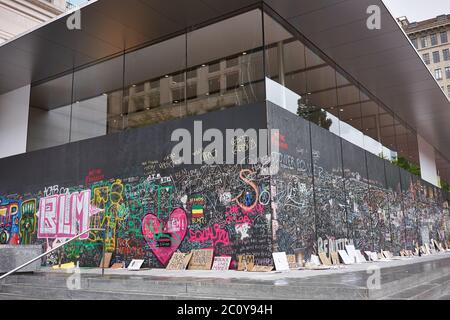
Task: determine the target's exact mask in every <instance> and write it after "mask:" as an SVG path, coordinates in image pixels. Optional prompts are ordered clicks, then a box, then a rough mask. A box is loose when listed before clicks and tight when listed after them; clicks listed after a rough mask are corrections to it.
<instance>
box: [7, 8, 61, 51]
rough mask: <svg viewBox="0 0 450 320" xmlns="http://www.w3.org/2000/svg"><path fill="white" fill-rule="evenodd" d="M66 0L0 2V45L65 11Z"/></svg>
mask: <svg viewBox="0 0 450 320" xmlns="http://www.w3.org/2000/svg"><path fill="white" fill-rule="evenodd" d="M66 5H67V2H66V0H2V1H0V44H1V43H2V42H5V41H8V40H9V39H11V38H13V37H15V36H17V35H18V34H21V33H24V32H26V31H28V30H31V29H33V28H35V27H36V26H38V25H39V24H41V23H44V22H47V21H49V20H51V19H53V18H55V17H57V16H58V15H60V14H62V13H63V12H65V11H66Z"/></svg>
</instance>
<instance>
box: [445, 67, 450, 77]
mask: <svg viewBox="0 0 450 320" xmlns="http://www.w3.org/2000/svg"><path fill="white" fill-rule="evenodd" d="M445 77H446V78H447V79H450V67H445Z"/></svg>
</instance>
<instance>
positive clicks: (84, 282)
mask: <svg viewBox="0 0 450 320" xmlns="http://www.w3.org/2000/svg"><path fill="white" fill-rule="evenodd" d="M449 262H450V258H448V257H447V258H443V259H441V258H439V257H438V258H436V260H433V261H423V262H417V263H412V264H408V265H396V266H395V265H394V266H392V267H390V266H387V267H384V266H382V267H381V269H380V275H381V289H379V290H369V289H367V288H366V284H367V278H368V277H369V274H367V272H366V271H362V270H361V269H359V270H354V271H347V272H330V273H329V274H325V273H321V274H320V275H315V276H310V275H309V274H308V275H307V276H301V274H300V273H299V274H298V275H299V276H298V277H293V274H290V276H286V277H283V278H279V277H280V276H279V275H273V276H272V275H270V276H269V277H267V275H265V276H261V277H259V276H258V275H254V274H252V275H250V274H249V276H251V277H252V278H251V279H250V278H240V279H238V278H235V277H232V278H223V277H222V278H221V277H220V275H218V277H217V278H212V277H206V276H204V277H203V276H201V275H198V274H196V273H189V272H186V273H185V275H183V276H172V277H170V276H164V273H161V272H157V273H153V274H152V273H143V274H139V273H137V274H129V273H128V272H124V273H123V274H121V273H119V274H114V275H112V274H109V275H105V276H104V277H101V275H99V274H98V272H95V270H94V271H93V270H82V273H81V274H80V281H81V282H80V283H81V287H80V289H81V290H75V291H71V290H69V289H68V286H67V280H68V278H69V277H73V275H74V274H73V273H72V274H71V273H54V272H39V273H35V274H18V275H13V276H11V277H9V278H7V279H5V280H3V281H1V282H0V294H3V293H6V294H12V295H19V296H20V295H22V296H24V297H35V298H39V299H100V300H101V299H109V300H111V299H113V300H114V299H139V300H141V299H157V300H160V299H249V300H254V299H291V300H303V299H305V300H308V299H325V300H333V299H344V300H355V299H359V300H361V299H405V300H406V299H440V298H441V297H444V296H448V295H450V287H449V286H450V263H449ZM97 271H98V270H97ZM299 272H300V271H299Z"/></svg>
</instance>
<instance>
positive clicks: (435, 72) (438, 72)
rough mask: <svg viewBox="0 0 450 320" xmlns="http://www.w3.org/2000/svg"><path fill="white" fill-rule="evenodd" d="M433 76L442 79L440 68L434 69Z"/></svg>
mask: <svg viewBox="0 0 450 320" xmlns="http://www.w3.org/2000/svg"><path fill="white" fill-rule="evenodd" d="M434 77H435V79H436V80H442V69H440V68H439V69H436V70H434Z"/></svg>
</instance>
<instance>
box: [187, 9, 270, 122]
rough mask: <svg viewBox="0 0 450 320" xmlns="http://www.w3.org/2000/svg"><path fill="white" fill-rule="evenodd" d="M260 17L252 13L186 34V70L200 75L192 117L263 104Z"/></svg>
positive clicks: (191, 102)
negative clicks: (247, 105)
mask: <svg viewBox="0 0 450 320" xmlns="http://www.w3.org/2000/svg"><path fill="white" fill-rule="evenodd" d="M261 14H262V11H261V10H259V9H256V10H252V11H249V12H247V13H244V14H241V15H238V16H235V17H232V18H229V19H227V20H223V21H220V22H217V23H214V24H211V25H208V26H206V27H202V28H199V29H196V30H192V31H191V32H189V33H188V34H187V57H188V59H187V67H188V68H196V69H197V73H198V76H197V97H196V98H195V99H190V100H189V101H188V105H187V107H188V113H189V115H195V114H203V113H205V112H209V111H214V110H219V109H222V108H228V107H233V106H238V105H245V104H250V103H254V102H258V101H264V65H263V50H262V49H263V33H262V16H261ZM236 30H239V32H236ZM207 65H209V68H206V66H207Z"/></svg>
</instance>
